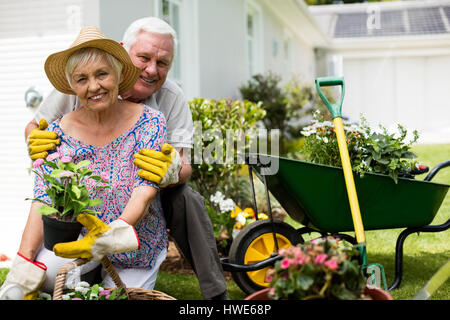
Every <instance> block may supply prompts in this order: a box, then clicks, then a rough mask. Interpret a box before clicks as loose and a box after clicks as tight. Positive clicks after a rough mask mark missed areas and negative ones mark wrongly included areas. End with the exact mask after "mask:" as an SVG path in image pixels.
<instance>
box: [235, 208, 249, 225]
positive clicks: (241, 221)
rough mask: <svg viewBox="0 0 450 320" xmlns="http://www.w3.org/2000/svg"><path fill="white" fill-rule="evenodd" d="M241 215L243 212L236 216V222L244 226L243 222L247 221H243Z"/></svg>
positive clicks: (243, 218)
mask: <svg viewBox="0 0 450 320" xmlns="http://www.w3.org/2000/svg"><path fill="white" fill-rule="evenodd" d="M243 213H244V212H243V211H241V212H239V214H238V216H237V217H236V221H237V222H239V223H240V224H242V225H244V224H245V222H246V221H247V219H245V217H244V216H243Z"/></svg>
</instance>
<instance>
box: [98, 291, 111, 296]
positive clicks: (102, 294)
mask: <svg viewBox="0 0 450 320" xmlns="http://www.w3.org/2000/svg"><path fill="white" fill-rule="evenodd" d="M110 294H111V291H110V290H103V291H102V292H100V293H99V294H98V296H99V297H101V296H109V295H110Z"/></svg>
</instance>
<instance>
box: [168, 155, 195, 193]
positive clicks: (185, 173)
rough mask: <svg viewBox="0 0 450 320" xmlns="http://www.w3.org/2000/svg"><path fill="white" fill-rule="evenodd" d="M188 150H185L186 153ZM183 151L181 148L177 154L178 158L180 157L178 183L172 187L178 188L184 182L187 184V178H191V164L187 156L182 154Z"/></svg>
mask: <svg viewBox="0 0 450 320" xmlns="http://www.w3.org/2000/svg"><path fill="white" fill-rule="evenodd" d="M187 150H189V149H186V151H187ZM184 151H185V149H184V148H182V149H180V150H179V151H178V152H179V153H180V157H181V169H180V173H179V174H178V183H177V184H174V185H172V186H178V185H180V184H185V183H186V182H188V180H189V178H190V177H191V174H192V167H191V164H190V163H189V160H188V158H187V156H186V155H185V153H184Z"/></svg>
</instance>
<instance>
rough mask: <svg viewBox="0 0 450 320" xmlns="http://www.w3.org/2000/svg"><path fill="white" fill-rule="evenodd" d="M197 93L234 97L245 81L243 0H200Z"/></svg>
mask: <svg viewBox="0 0 450 320" xmlns="http://www.w3.org/2000/svg"><path fill="white" fill-rule="evenodd" d="M198 9H199V13H198V17H199V21H198V31H199V37H198V38H199V40H198V41H199V63H200V65H199V83H200V86H199V92H198V95H199V96H201V97H206V98H214V99H220V98H223V97H229V98H237V97H238V95H239V91H238V88H237V87H238V86H240V85H241V84H243V83H244V82H245V81H246V70H247V56H246V52H245V41H246V40H245V33H246V31H245V8H244V1H243V0H227V1H222V0H208V1H205V0H200V5H199V8H198Z"/></svg>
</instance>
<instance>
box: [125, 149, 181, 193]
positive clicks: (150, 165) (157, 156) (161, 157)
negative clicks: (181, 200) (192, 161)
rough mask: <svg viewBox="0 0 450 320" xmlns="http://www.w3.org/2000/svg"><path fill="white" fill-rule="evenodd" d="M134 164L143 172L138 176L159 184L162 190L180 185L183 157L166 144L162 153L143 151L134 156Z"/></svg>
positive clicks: (139, 172)
mask: <svg viewBox="0 0 450 320" xmlns="http://www.w3.org/2000/svg"><path fill="white" fill-rule="evenodd" d="M134 164H135V165H136V166H137V167H139V168H140V169H141V170H139V171H138V176H139V177H141V178H143V179H145V180H148V181H151V182H154V183H156V184H159V186H160V187H161V188H164V187H167V186H168V185H171V184H176V183H178V178H179V177H178V175H179V172H180V169H181V157H180V154H179V153H178V151H177V150H176V149H175V148H174V147H172V146H171V145H170V144H168V143H164V144H163V146H162V148H161V151H155V150H150V149H145V148H144V149H141V150H139V153H136V154H135V155H134Z"/></svg>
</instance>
